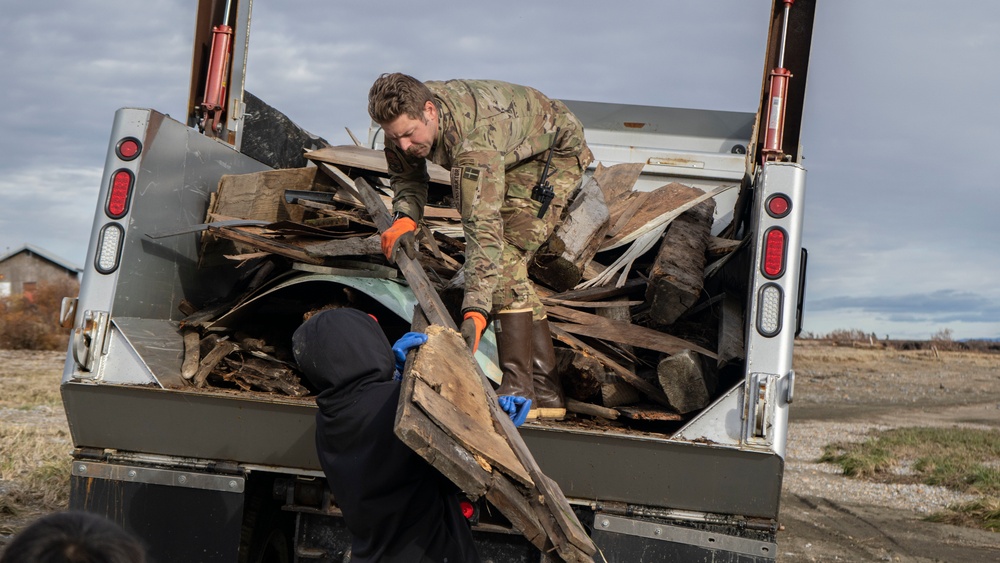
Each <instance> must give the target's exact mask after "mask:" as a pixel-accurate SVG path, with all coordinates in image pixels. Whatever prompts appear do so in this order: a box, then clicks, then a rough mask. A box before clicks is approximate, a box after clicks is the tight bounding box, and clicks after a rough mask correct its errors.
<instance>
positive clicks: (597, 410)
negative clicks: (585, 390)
mask: <svg viewBox="0 0 1000 563" xmlns="http://www.w3.org/2000/svg"><path fill="white" fill-rule="evenodd" d="M566 410H568V411H569V412H573V413H577V414H586V415H590V416H599V417H601V418H606V419H608V420H614V419H616V418H618V411H616V410H615V409H609V408H607V407H601V406H598V405H594V404H591V403H584V402H582V401H577V400H576V399H566Z"/></svg>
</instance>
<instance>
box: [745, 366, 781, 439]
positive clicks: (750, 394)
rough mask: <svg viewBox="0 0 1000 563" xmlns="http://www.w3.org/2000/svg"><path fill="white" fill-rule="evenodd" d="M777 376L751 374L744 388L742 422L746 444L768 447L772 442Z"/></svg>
mask: <svg viewBox="0 0 1000 563" xmlns="http://www.w3.org/2000/svg"><path fill="white" fill-rule="evenodd" d="M777 384H778V376H777V375H771V374H767V373H752V374H750V380H749V381H748V382H747V388H746V404H745V406H744V408H745V414H746V416H745V417H744V420H745V421H746V427H745V433H744V435H745V436H746V441H747V443H752V444H764V445H770V444H771V442H772V441H773V440H774V436H773V435H772V432H771V428H772V426H773V425H774V407H775V401H776V400H777V397H776V396H775V388H776V387H777Z"/></svg>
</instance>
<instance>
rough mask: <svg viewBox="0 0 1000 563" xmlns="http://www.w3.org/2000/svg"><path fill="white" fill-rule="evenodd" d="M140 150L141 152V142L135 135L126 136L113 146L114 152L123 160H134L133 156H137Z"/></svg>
mask: <svg viewBox="0 0 1000 563" xmlns="http://www.w3.org/2000/svg"><path fill="white" fill-rule="evenodd" d="M140 152H142V143H140V142H139V139H136V138H135V137H126V138H124V139H122V140H121V141H120V142H119V143H118V146H117V147H115V153H116V154H117V155H118V158H120V159H122V160H125V161H128V160H134V159H135V157H137V156H139V153H140Z"/></svg>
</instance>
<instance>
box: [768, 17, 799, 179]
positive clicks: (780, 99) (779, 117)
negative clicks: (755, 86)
mask: <svg viewBox="0 0 1000 563" xmlns="http://www.w3.org/2000/svg"><path fill="white" fill-rule="evenodd" d="M794 2H795V0H784V4H785V6H784V14H782V22H781V23H782V26H781V45H780V48H779V50H778V66H777V68H775V69H774V70H772V71H771V86H770V89H769V92H768V97H769V103H768V104H767V129H766V131H765V133H764V146H763V147H761V151H760V156H761V161H762V162H765V161H768V160H779V159H780V158H781V157H782V156H784V154H785V153H784V151H782V150H781V145H782V141H783V140H784V137H785V106H786V104H787V101H788V80H789V79H790V78H791V77H792V73H791V72H789V70H788V69H787V68H785V41H786V39H787V37H788V14H789V12H790V11H791V9H792V4H793V3H794Z"/></svg>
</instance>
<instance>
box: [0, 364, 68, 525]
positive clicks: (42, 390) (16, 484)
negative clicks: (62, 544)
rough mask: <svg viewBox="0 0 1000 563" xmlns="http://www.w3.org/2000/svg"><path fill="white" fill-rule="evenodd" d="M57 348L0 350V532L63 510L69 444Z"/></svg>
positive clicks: (66, 491)
mask: <svg viewBox="0 0 1000 563" xmlns="http://www.w3.org/2000/svg"><path fill="white" fill-rule="evenodd" d="M64 358H65V354H63V353H61V352H29V351H20V350H0V536H3V535H8V536H9V535H11V534H13V533H14V532H16V531H17V530H18V529H20V528H21V527H23V525H24V524H25V523H27V522H30V521H31V520H33V519H34V518H36V517H37V516H40V515H42V514H46V513H48V512H52V511H55V510H61V509H65V508H66V507H67V504H68V500H69V472H70V453H71V452H72V444H71V440H70V436H69V428H68V426H67V424H66V415H65V412H64V411H63V407H62V401H61V399H60V396H59V381H60V378H61V376H62V362H63V359H64Z"/></svg>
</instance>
